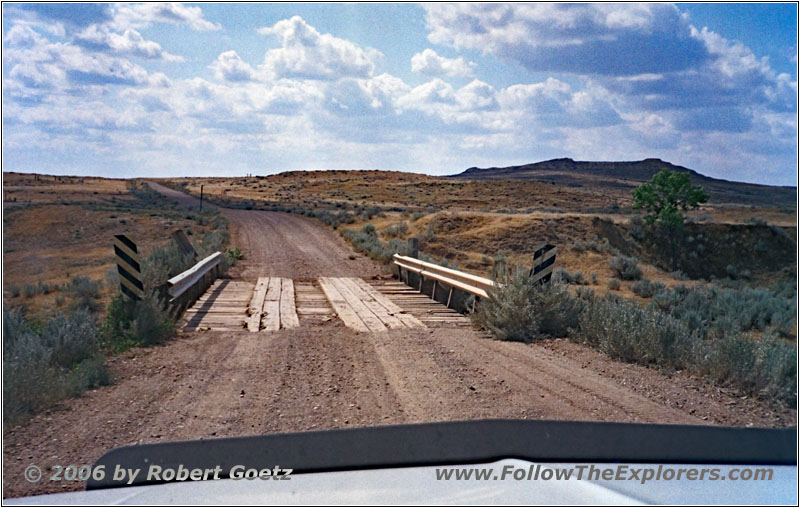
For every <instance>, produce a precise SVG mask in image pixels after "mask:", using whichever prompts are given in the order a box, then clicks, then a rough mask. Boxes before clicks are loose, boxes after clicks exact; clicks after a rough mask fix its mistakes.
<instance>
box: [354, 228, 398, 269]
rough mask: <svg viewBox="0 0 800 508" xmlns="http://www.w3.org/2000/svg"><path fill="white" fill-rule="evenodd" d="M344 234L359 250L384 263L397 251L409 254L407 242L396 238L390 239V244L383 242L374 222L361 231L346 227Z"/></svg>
mask: <svg viewBox="0 0 800 508" xmlns="http://www.w3.org/2000/svg"><path fill="white" fill-rule="evenodd" d="M342 236H343V237H344V239H345V240H347V241H348V242H350V244H352V245H353V248H355V249H356V250H357V251H359V252H361V253H363V254H366V255H367V256H369V257H370V258H372V259H375V260H378V261H381V262H383V263H388V262H390V261H391V260H392V256H394V254H395V253H400V254H407V251H408V247H407V243H406V242H402V241H401V240H399V239H396V238H393V239H392V240H390V241H389V244H388V245H385V244H383V243H382V242H381V241H380V239H379V238H378V235H377V232H376V230H375V226H373V225H372V224H365V225H364V227H362V228H361V231H355V230H353V229H344V230H342Z"/></svg>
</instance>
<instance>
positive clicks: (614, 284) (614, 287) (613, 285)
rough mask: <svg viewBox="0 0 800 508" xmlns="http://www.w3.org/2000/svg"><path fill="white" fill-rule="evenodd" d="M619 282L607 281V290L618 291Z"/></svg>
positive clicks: (614, 280)
mask: <svg viewBox="0 0 800 508" xmlns="http://www.w3.org/2000/svg"><path fill="white" fill-rule="evenodd" d="M620 285H621V284H620V281H619V279H609V280H608V289H610V290H612V291H618V290H619V288H620Z"/></svg>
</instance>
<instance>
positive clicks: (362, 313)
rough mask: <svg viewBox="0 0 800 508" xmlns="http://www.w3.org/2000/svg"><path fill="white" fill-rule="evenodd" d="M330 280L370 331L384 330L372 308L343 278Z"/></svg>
mask: <svg viewBox="0 0 800 508" xmlns="http://www.w3.org/2000/svg"><path fill="white" fill-rule="evenodd" d="M331 282H332V283H333V284H334V285H335V286H336V287H337V289H338V290H339V293H340V294H341V295H342V296H343V297H344V299H345V301H346V302H347V303H348V305H350V307H352V308H353V310H354V311H355V312H356V314H358V317H359V318H361V321H363V322H364V324H365V325H367V328H369V330H370V331H372V332H383V331H386V329H387V328H386V325H385V324H384V323H383V321H381V319H380V318H379V317H378V316H376V315H375V313H374V312H372V310H370V308H369V307H368V306H367V305H366V304H365V303H364V302H363V301H362V300H361V298H360V297H359V295H357V294H355V293H354V292H353V291H352V290H351V289H350V288H349V287H348V286H347V284H346V283H345V282H344V279H342V278H339V277H333V278H331Z"/></svg>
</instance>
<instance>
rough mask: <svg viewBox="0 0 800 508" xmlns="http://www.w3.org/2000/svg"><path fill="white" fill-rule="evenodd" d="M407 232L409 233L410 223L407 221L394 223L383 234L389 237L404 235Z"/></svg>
mask: <svg viewBox="0 0 800 508" xmlns="http://www.w3.org/2000/svg"><path fill="white" fill-rule="evenodd" d="M407 233H408V223H406V222H401V223H399V224H393V225H391V226H389V227H388V228H386V229H384V230H383V234H384V235H386V237H387V238H397V237H402V236H406V234H407Z"/></svg>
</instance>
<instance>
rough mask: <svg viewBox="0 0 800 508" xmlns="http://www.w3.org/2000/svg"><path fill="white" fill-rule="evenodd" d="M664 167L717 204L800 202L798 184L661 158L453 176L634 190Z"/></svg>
mask: <svg viewBox="0 0 800 508" xmlns="http://www.w3.org/2000/svg"><path fill="white" fill-rule="evenodd" d="M662 169H669V170H672V171H682V172H687V173H689V177H690V179H691V180H692V183H693V184H694V185H702V186H703V187H704V188H705V189H706V190H707V191H708V192H709V193H710V194H711V199H712V200H713V201H715V202H717V203H738V204H742V203H744V204H751V205H770V206H792V205H795V204H796V201H797V187H778V186H770V185H758V184H752V183H743V182H733V181H729V180H722V179H718V178H711V177H708V176H705V175H702V174H700V173H698V172H697V171H695V170H693V169H689V168H685V167H683V166H677V165H675V164H672V163H669V162H666V161H663V160H661V159H644V160H641V161H623V162H599V161H598V162H595V161H575V160H572V159H569V158H562V159H552V160H548V161H543V162H535V163H532V164H525V165H521V166H509V167H505V168H476V167H472V168H469V169H467V170H466V171H463V172H462V173H459V174H456V175H452V178H461V179H469V180H513V179H526V180H540V181H547V182H555V183H559V184H562V185H569V186H572V187H584V186H586V187H605V188H612V189H618V190H627V189H633V188H634V187H636V186H637V185H639V184H641V183H643V182H646V181H649V180H650V179H651V178H652V177H653V175H655V174H656V173H658V172H659V171H661V170H662Z"/></svg>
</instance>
